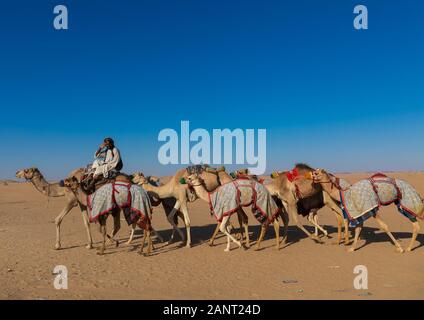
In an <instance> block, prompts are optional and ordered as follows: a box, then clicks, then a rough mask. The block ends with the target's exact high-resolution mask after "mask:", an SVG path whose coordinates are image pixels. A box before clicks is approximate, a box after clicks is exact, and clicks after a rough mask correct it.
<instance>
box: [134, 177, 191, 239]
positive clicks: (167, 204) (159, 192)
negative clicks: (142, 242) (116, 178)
mask: <svg viewBox="0 0 424 320" xmlns="http://www.w3.org/2000/svg"><path fill="white" fill-rule="evenodd" d="M132 182H133V183H135V184H138V185H139V186H141V187H142V188H143V189H144V190H146V191H147V192H148V194H149V196H150V198H151V199H154V201H155V203H154V204H153V205H154V206H156V205H158V204H160V203H162V206H163V208H164V211H165V215H166V218H167V220H168V222H169V223H170V224H171V226H172V229H173V230H172V234H171V238H170V240H169V243H172V242H173V241H174V236H175V232H178V234H179V235H180V237H181V239H183V240H185V236H184V234H183V233H182V232H181V230H180V229H179V228H178V226H177V224H178V221H177V217H179V218H180V219H181V220H182V221H183V222H184V223H185V221H184V215H183V213H182V212H181V210H179V209H178V210H177V211H176V215H174V210H173V209H174V208H175V206H177V205H178V204H177V198H176V197H175V195H176V196H177V197H181V198H182V197H183V196H184V193H183V192H188V191H187V190H185V188H184V186H182V185H180V184H175V185H172V179H171V180H170V181H168V183H167V184H161V183H160V180H159V178H156V177H155V178H152V177H145V176H144V174H143V173H141V172H136V173H134V174H133V175H132ZM185 198H186V199H187V196H185ZM183 201H184V199H183V200H180V202H183ZM185 201H186V200H185ZM132 236H133V233H132V234H131V237H130V240H131V239H132Z"/></svg>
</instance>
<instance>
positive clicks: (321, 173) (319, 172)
mask: <svg viewBox="0 0 424 320" xmlns="http://www.w3.org/2000/svg"><path fill="white" fill-rule="evenodd" d="M311 179H312V180H313V181H314V182H318V183H319V182H326V181H328V180H329V178H328V174H327V172H326V171H325V170H324V169H316V170H314V171H312V178H311Z"/></svg>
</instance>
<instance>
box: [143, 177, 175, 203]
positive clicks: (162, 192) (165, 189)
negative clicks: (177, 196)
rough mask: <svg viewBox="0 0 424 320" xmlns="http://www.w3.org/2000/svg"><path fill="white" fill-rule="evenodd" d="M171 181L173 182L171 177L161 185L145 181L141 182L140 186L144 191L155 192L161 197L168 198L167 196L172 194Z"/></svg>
mask: <svg viewBox="0 0 424 320" xmlns="http://www.w3.org/2000/svg"><path fill="white" fill-rule="evenodd" d="M172 183H173V181H172V179H171V180H169V181H168V182H167V183H166V184H164V185H163V186H159V187H156V186H153V185H151V184H150V183H145V184H143V186H142V187H143V188H144V190H146V191H150V192H154V193H156V194H157V196H158V197H159V198H161V199H162V198H168V197H172V196H174V193H173V192H172V191H173V190H172Z"/></svg>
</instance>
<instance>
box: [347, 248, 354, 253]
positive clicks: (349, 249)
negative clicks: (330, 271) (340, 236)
mask: <svg viewBox="0 0 424 320" xmlns="http://www.w3.org/2000/svg"><path fill="white" fill-rule="evenodd" d="M353 251H355V248H347V249H346V252H353Z"/></svg>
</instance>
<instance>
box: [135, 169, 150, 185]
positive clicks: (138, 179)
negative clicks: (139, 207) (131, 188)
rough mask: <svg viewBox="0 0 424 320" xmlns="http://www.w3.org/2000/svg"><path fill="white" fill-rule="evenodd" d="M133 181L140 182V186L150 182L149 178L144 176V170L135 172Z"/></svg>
mask: <svg viewBox="0 0 424 320" xmlns="http://www.w3.org/2000/svg"><path fill="white" fill-rule="evenodd" d="M131 181H132V183H135V184H138V185H140V186H141V185H143V184H146V183H148V181H147V178H146V177H145V176H144V174H143V173H142V172H135V173H133V175H132V179H131Z"/></svg>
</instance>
